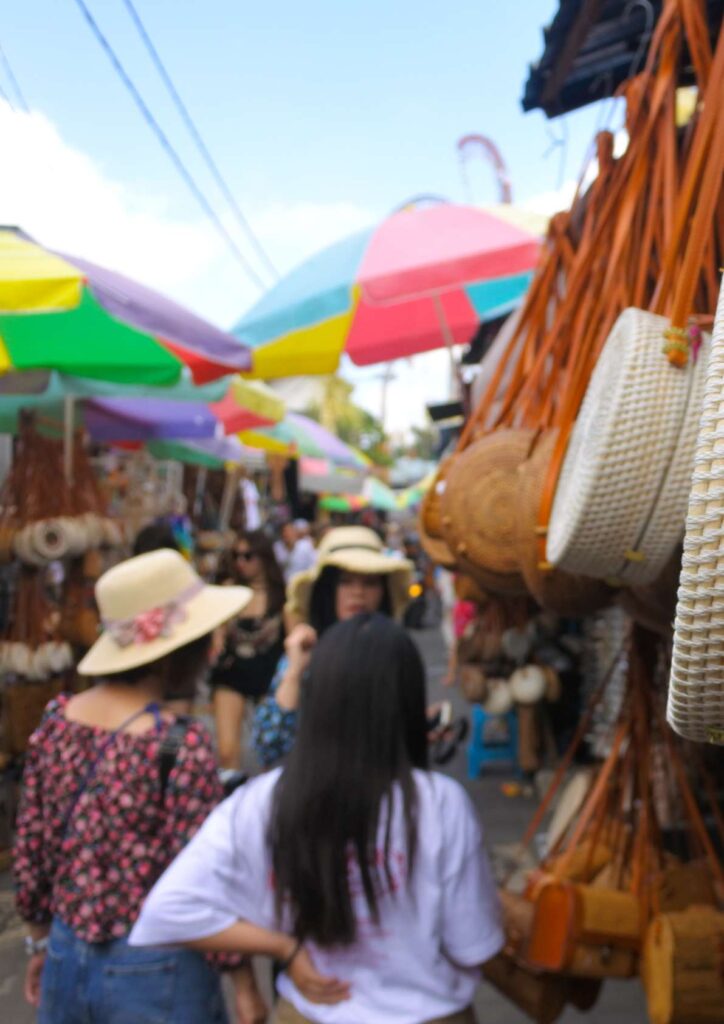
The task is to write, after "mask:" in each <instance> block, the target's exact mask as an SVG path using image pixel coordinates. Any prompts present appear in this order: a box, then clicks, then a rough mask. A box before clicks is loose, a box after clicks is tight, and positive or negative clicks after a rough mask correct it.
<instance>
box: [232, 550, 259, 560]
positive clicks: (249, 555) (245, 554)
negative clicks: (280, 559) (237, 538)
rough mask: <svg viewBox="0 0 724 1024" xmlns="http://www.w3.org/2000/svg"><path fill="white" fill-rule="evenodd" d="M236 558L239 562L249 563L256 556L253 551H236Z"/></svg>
mask: <svg viewBox="0 0 724 1024" xmlns="http://www.w3.org/2000/svg"><path fill="white" fill-rule="evenodd" d="M236 557H237V559H238V560H239V561H241V562H251V561H252V560H253V559H255V558H256V555H255V554H254V552H253V551H237V552H236Z"/></svg>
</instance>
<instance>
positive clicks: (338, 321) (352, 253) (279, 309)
mask: <svg viewBox="0 0 724 1024" xmlns="http://www.w3.org/2000/svg"><path fill="white" fill-rule="evenodd" d="M539 250H540V238H539V237H538V236H537V235H535V234H533V233H532V232H530V231H528V230H526V229H525V228H523V227H520V226H519V225H517V224H514V223H512V222H511V221H510V220H508V219H505V218H504V217H503V216H500V215H496V214H493V213H490V212H485V211H483V210H479V209H475V208H473V207H471V206H457V205H454V204H451V203H450V204H449V203H440V204H438V205H434V206H424V207H423V206H418V207H410V208H405V209H402V210H399V211H398V212H397V213H394V214H392V216H391V217H388V218H387V219H386V220H385V221H383V222H382V223H381V224H379V225H378V226H377V227H375V228H371V229H369V230H367V231H361V232H359V234H356V235H352V236H351V237H349V238H346V239H345V240H344V241H342V242H338V243H337V244H335V245H332V246H330V247H329V248H328V249H324V250H323V251H322V252H320V253H318V254H317V255H315V256H313V257H312V258H311V259H309V260H307V261H306V262H305V263H303V264H302V265H301V266H300V267H298V268H297V269H296V270H294V271H292V272H291V273H290V274H288V275H287V276H286V277H285V278H283V279H282V280H281V281H280V282H279V283H278V284H277V285H276V286H275V287H274V288H272V289H271V290H270V291H269V292H268V293H267V294H266V295H265V296H264V297H263V298H262V299H261V300H260V301H259V302H258V303H257V304H256V305H255V306H254V307H253V308H252V309H251V310H250V311H249V312H248V313H247V314H246V315H245V316H244V317H242V319H241V320H240V321H239V322H238V323H237V325H236V326H235V327H234V334H235V335H236V336H237V337H238V338H239V339H240V340H241V341H243V342H245V343H247V344H248V345H250V346H251V347H252V349H253V357H254V374H255V376H259V377H263V378H271V377H285V376H294V375H298V374H314V373H333V372H334V370H335V369H336V368H337V365H338V363H339V359H340V356H341V355H342V353H343V352H346V353H347V354H348V355H349V357H350V358H351V359H352V361H353V362H354V363H357V364H358V365H361V366H363V365H366V364H369V363H378V362H385V361H387V360H392V359H399V358H401V357H404V356H411V355H415V354H416V353H419V352H426V351H429V350H431V349H435V348H440V347H443V346H445V345H451V344H465V343H467V342H469V341H470V340H471V339H472V337H473V335H474V334H475V332H476V330H477V329H478V327H479V325H480V324H481V323H482V322H483V321H486V320H491V319H494V318H496V317H499V316H502V315H504V314H506V313H508V312H510V310H512V309H514V308H515V307H516V306H517V305H518V304H519V303H520V301H521V299H522V297H523V295H524V294H525V291H526V289H527V287H528V284H529V283H530V280H531V277H532V273H533V269H534V267H535V265H536V263H537V260H538V254H539Z"/></svg>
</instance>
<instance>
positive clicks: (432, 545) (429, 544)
mask: <svg viewBox="0 0 724 1024" xmlns="http://www.w3.org/2000/svg"><path fill="white" fill-rule="evenodd" d="M418 533H419V535H420V544H421V545H422V549H423V551H424V552H425V554H426V555H427V556H428V557H429V558H431V559H432V561H433V562H434V563H435V565H441V566H442V567H443V569H450V570H453V569H454V568H455V559H454V558H453V556H452V553H451V551H450V548H449V547H448V546H447V544H446V543H445V541H444V540H442V539H440V538H438V537H431V536H430V534H429V533H428V532H427V530H426V529H425V527H424V525H423V519H422V514H420V519H419V522H418Z"/></svg>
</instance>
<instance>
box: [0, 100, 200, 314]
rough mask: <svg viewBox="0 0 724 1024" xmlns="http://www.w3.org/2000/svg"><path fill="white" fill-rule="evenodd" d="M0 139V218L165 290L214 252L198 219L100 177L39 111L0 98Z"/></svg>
mask: <svg viewBox="0 0 724 1024" xmlns="http://www.w3.org/2000/svg"><path fill="white" fill-rule="evenodd" d="M0 138H2V140H3V158H2V160H0V223H3V224H13V225H16V226H18V227H21V228H23V230H24V231H26V232H27V233H28V234H30V235H32V236H33V237H34V238H37V240H38V241H40V242H42V243H43V244H45V245H47V246H49V247H50V248H57V249H61V250H65V251H66V252H68V253H70V254H71V255H77V256H84V257H86V258H87V259H89V260H93V261H94V262H98V263H102V264H103V265H105V266H108V267H111V268H113V269H116V270H120V271H122V272H124V273H127V274H129V275H130V276H132V277H135V278H138V279H139V280H142V281H145V282H147V283H148V284H149V285H151V286H152V287H156V288H159V289H160V290H162V291H166V292H169V293H173V292H176V294H179V293H180V291H181V290H182V289H183V288H184V286H186V285H187V284H188V283H189V282H190V281H192V280H193V278H194V276H195V275H196V274H197V273H199V271H200V270H202V269H203V267H204V266H205V265H207V264H208V263H209V262H210V261H212V260H213V259H214V258H215V257H216V256H217V254H218V251H219V247H220V243H219V242H217V240H216V238H215V237H214V235H213V232H212V231H211V229H210V228H209V227H207V225H206V224H205V223H203V222H192V221H187V222H184V221H180V220H177V219H174V218H172V217H171V216H170V215H169V214H168V212H167V210H166V209H165V208H164V207H165V202H164V201H162V200H161V198H160V197H158V196H155V197H147V196H141V195H139V194H138V193H135V192H133V191H131V190H130V189H128V188H126V187H125V186H123V185H122V184H120V183H118V182H116V181H113V180H112V179H110V178H109V177H107V176H106V175H105V174H104V173H103V171H102V169H101V168H100V167H99V166H98V164H96V163H94V161H93V160H91V159H90V158H89V157H88V156H86V155H85V154H84V153H82V152H80V151H79V150H77V149H74V148H73V147H71V146H69V145H68V144H67V143H65V142H64V141H63V139H62V138H61V136H60V134H59V132H58V131H57V129H56V128H55V126H54V125H53V124H52V123H51V122H50V121H49V120H48V119H47V118H46V117H45V116H43V115H42V114H38V113H33V114H23V113H13V112H12V111H11V110H10V108H9V107H8V106H7V104H5V103H3V102H1V101H0Z"/></svg>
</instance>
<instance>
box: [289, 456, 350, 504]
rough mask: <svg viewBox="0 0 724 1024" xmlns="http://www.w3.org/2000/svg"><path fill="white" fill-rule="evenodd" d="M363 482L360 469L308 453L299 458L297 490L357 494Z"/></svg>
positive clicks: (313, 492)
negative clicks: (340, 464) (311, 456)
mask: <svg viewBox="0 0 724 1024" xmlns="http://www.w3.org/2000/svg"><path fill="white" fill-rule="evenodd" d="M364 482H365V473H364V471H363V470H362V469H350V468H347V467H344V466H339V465H335V463H334V462H330V461H329V460H327V459H316V458H310V457H309V456H308V455H303V456H302V457H301V458H300V460H299V490H300V491H303V492H305V493H306V494H346V495H350V494H354V495H357V494H361V493H362V487H363V485H364Z"/></svg>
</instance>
